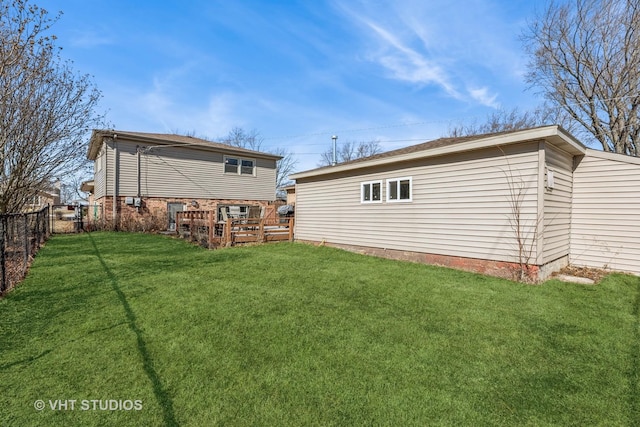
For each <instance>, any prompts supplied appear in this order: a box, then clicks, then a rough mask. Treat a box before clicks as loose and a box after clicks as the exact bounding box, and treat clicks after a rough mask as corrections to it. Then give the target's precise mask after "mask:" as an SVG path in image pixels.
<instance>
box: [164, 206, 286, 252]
mask: <svg viewBox="0 0 640 427" xmlns="http://www.w3.org/2000/svg"><path fill="white" fill-rule="evenodd" d="M293 226H294V218H293V217H287V218H228V219H227V220H226V221H217V218H216V212H215V211H183V212H178V213H177V214H176V231H177V233H178V234H180V235H181V236H182V237H190V238H191V239H192V240H195V241H198V242H200V243H201V244H202V245H203V246H207V247H219V246H233V245H236V244H242V243H264V242H276V241H287V240H288V241H293Z"/></svg>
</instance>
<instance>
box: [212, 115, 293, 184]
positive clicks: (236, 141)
mask: <svg viewBox="0 0 640 427" xmlns="http://www.w3.org/2000/svg"><path fill="white" fill-rule="evenodd" d="M220 142H222V143H223V144H228V145H232V146H234V147H240V148H246V149H248V150H254V151H263V149H262V144H263V142H264V138H262V136H261V135H260V132H258V131H257V130H255V129H252V130H250V131H245V130H244V129H243V128H241V127H237V126H236V127H234V128H232V129H231V130H230V131H229V133H228V134H227V136H225V137H223V138H220ZM268 152H269V153H271V154H275V155H276V156H281V157H282V158H281V159H280V160H278V162H277V163H276V188H282V187H284V186H286V185H288V184H289V183H291V181H290V180H289V175H291V173H292V172H293V171H294V168H295V166H296V164H297V163H298V161H297V159H295V158H294V157H293V154H292V153H290V152H289V151H288V150H287V149H286V148H275V149H271V150H269V151H268Z"/></svg>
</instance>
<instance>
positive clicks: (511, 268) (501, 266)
mask: <svg viewBox="0 0 640 427" xmlns="http://www.w3.org/2000/svg"><path fill="white" fill-rule="evenodd" d="M296 241H298V242H303V243H309V244H315V245H317V244H321V245H326V246H331V247H334V248H339V249H344V250H347V251H350V252H356V253H360V254H364V255H373V256H377V257H381V258H390V259H396V260H401V261H412V262H420V263H424V264H431V265H439V266H442V267H450V268H455V269H458V270H464V271H469V272H472V273H480V274H486V275H489V276H495V277H500V278H503V279H509V280H519V278H520V265H519V264H518V263H515V262H506V261H492V260H485V259H477V258H464V257H458V256H450V255H438V254H428V253H421V252H412V251H400V250H395V249H383V248H373V247H367V246H355V245H344V244H339V243H327V242H312V241H301V240H296ZM525 274H526V276H527V277H526V281H527V282H529V281H530V282H538V281H541V280H544V279H545V278H546V277H542V276H541V268H540V266H537V265H529V266H527V267H526V272H525Z"/></svg>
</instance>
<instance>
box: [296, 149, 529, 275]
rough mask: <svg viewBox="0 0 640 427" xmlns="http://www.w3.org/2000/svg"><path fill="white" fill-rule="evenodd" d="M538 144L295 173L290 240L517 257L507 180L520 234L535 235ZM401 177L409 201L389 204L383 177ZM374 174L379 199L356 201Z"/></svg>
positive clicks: (494, 257) (489, 257) (385, 178)
mask: <svg viewBox="0 0 640 427" xmlns="http://www.w3.org/2000/svg"><path fill="white" fill-rule="evenodd" d="M537 148H538V144H537V143H528V144H520V145H517V146H515V145H514V146H510V147H506V148H504V150H505V151H504V154H503V152H501V151H500V150H498V149H496V148H492V149H484V150H481V151H474V152H466V153H459V154H452V155H447V156H442V157H435V158H427V159H422V160H415V161H412V162H408V163H405V164H396V165H388V166H384V167H377V168H375V169H369V170H359V171H351V172H348V173H345V174H342V175H336V176H334V177H331V176H330V175H329V176H322V177H310V178H303V179H299V180H298V182H297V186H296V224H297V225H296V238H297V239H300V240H312V241H322V240H325V241H327V242H331V243H339V244H348V245H359V246H371V247H379V248H387V249H396V250H407V251H415V252H424V253H433V254H442V255H451V256H462V257H470V258H482V259H490V260H496V261H505V260H506V261H514V262H515V261H517V242H516V239H515V233H514V230H513V228H512V222H511V220H512V219H513V214H512V210H511V206H510V197H509V182H510V181H511V182H512V183H514V182H521V183H523V186H524V187H523V188H524V197H523V200H522V206H521V207H522V222H523V224H524V226H523V233H524V234H525V235H526V236H533V235H534V231H535V223H536V211H537V171H538V152H537ZM507 158H508V159H507ZM510 171H511V172H510ZM403 177H411V179H412V199H413V200H412V202H403V203H388V202H387V201H386V199H387V194H386V192H387V180H388V179H394V178H403ZM329 178H332V179H329ZM376 180H382V181H383V185H382V191H383V194H382V200H383V202H382V203H361V202H360V184H361V183H362V182H369V181H376ZM529 246H531V245H529ZM533 247H534V249H533V250H532V251H533V253H532V254H531V255H532V257H533V258H532V259H535V256H536V254H535V245H534V246H533Z"/></svg>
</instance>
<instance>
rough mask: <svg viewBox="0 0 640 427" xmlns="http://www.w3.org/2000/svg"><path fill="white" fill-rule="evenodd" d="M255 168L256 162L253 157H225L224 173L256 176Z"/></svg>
mask: <svg viewBox="0 0 640 427" xmlns="http://www.w3.org/2000/svg"><path fill="white" fill-rule="evenodd" d="M255 168H256V162H255V160H252V159H241V158H239V157H226V156H225V158H224V173H231V174H236V175H253V176H255Z"/></svg>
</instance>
